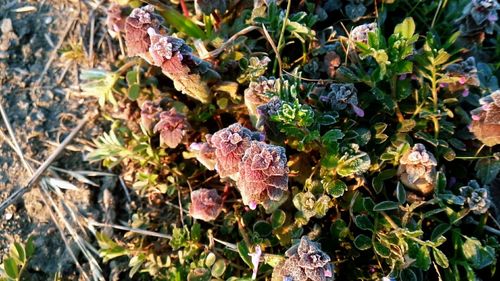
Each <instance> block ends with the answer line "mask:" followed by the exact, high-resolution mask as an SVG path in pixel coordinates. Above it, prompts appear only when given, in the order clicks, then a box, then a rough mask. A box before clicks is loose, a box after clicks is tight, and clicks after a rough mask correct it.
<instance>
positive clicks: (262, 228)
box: [253, 220, 273, 237]
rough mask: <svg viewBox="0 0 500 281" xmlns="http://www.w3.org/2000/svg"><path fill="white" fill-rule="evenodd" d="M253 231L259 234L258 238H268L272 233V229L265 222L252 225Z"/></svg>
mask: <svg viewBox="0 0 500 281" xmlns="http://www.w3.org/2000/svg"><path fill="white" fill-rule="evenodd" d="M253 231H254V232H257V233H259V235H260V237H268V236H269V235H271V234H272V233H273V227H272V225H271V224H270V223H268V222H267V221H262V220H261V221H257V222H256V223H254V225H253Z"/></svg>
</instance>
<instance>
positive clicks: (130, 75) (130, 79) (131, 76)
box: [125, 70, 137, 85]
mask: <svg viewBox="0 0 500 281" xmlns="http://www.w3.org/2000/svg"><path fill="white" fill-rule="evenodd" d="M125 78H126V79H127V84H129V85H132V84H137V71H135V70H131V71H128V72H127V74H126V76H125Z"/></svg>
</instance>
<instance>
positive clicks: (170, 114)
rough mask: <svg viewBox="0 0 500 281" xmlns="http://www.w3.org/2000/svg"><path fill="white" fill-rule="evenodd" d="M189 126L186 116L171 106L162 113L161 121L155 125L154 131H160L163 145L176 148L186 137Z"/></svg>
mask: <svg viewBox="0 0 500 281" xmlns="http://www.w3.org/2000/svg"><path fill="white" fill-rule="evenodd" d="M188 128H189V124H188V123H187V120H186V117H185V116H184V115H182V114H178V113H177V111H176V110H175V108H171V109H170V110H169V111H164V112H162V113H160V121H159V122H158V123H157V124H156V125H155V127H154V132H155V133H157V132H160V145H161V146H165V145H166V146H168V147H170V148H175V147H177V145H179V143H180V142H181V141H182V139H183V138H184V136H185V134H186V130H187V129H188Z"/></svg>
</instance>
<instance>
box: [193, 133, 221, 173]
mask: <svg viewBox="0 0 500 281" xmlns="http://www.w3.org/2000/svg"><path fill="white" fill-rule="evenodd" d="M207 138H209V135H207ZM189 149H190V150H191V151H193V152H195V153H196V160H198V161H200V163H201V164H202V165H203V166H205V167H206V168H207V169H209V170H214V169H215V147H213V146H212V145H210V144H209V143H206V142H203V143H201V142H195V143H192V144H191V145H190V146H189Z"/></svg>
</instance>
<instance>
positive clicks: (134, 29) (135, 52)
mask: <svg viewBox="0 0 500 281" xmlns="http://www.w3.org/2000/svg"><path fill="white" fill-rule="evenodd" d="M153 12H154V8H153V6H150V5H147V6H144V7H142V8H135V9H134V10H132V13H131V14H130V15H129V16H128V17H127V19H126V20H125V44H126V45H127V53H128V55H129V56H140V57H142V58H143V59H145V60H146V61H148V62H149V63H151V62H152V59H151V56H150V55H149V46H150V45H151V41H150V39H149V34H148V29H149V28H153V29H154V30H158V29H159V28H160V23H161V21H160V19H159V17H157V16H156V15H155V14H153Z"/></svg>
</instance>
